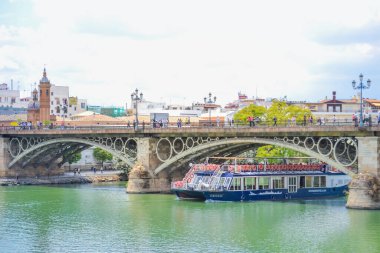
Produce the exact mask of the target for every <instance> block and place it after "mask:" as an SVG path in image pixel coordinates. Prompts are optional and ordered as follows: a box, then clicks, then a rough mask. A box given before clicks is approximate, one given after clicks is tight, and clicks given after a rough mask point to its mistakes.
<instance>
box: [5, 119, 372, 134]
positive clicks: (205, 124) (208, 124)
mask: <svg viewBox="0 0 380 253" xmlns="http://www.w3.org/2000/svg"><path fill="white" fill-rule="evenodd" d="M72 124H73V123H72V122H70V123H67V124H65V125H50V126H43V127H36V126H27V125H25V126H23V125H20V126H0V130H5V131H6V130H20V131H22V130H23V131H27V130H97V129H98V130H101V129H126V130H128V129H130V130H131V131H133V130H136V129H139V130H145V129H167V128H170V129H175V128H179V129H180V128H267V127H286V128H300V127H321V128H323V127H332V126H336V127H339V126H355V127H358V122H356V121H349V120H336V121H324V122H323V121H318V122H315V121H314V122H309V121H307V122H291V121H286V122H280V121H277V122H274V121H255V122H252V123H249V122H248V123H247V122H231V121H230V122H217V121H201V122H191V123H186V122H168V123H145V122H139V124H138V126H136V125H133V124H128V123H127V124H118V125H109V124H96V125H90V126H75V125H72ZM372 126H379V124H378V123H376V124H373V123H371V122H365V124H364V127H372Z"/></svg>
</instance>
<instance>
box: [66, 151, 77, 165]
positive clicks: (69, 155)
mask: <svg viewBox="0 0 380 253" xmlns="http://www.w3.org/2000/svg"><path fill="white" fill-rule="evenodd" d="M81 158H82V154H81V152H79V151H69V152H66V153H64V154H63V159H64V160H65V161H66V162H68V163H69V164H73V163H76V162H78V161H79V160H80V159H81Z"/></svg>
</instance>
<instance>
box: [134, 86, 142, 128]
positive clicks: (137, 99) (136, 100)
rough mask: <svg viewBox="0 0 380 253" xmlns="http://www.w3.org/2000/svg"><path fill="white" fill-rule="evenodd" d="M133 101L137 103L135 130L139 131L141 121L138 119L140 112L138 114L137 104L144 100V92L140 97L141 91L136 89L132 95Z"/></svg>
mask: <svg viewBox="0 0 380 253" xmlns="http://www.w3.org/2000/svg"><path fill="white" fill-rule="evenodd" d="M131 99H132V101H135V108H136V120H135V130H137V129H138V127H139V119H138V112H137V102H140V101H142V99H143V94H142V92H141V93H140V96H139V90H138V89H136V90H135V91H134V92H133V93H132V94H131Z"/></svg>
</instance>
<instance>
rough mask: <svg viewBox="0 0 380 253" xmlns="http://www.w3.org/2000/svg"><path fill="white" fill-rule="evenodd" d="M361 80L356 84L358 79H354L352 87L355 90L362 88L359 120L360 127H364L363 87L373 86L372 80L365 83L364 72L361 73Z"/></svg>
mask: <svg viewBox="0 0 380 253" xmlns="http://www.w3.org/2000/svg"><path fill="white" fill-rule="evenodd" d="M359 80H360V83H359V84H358V85H356V81H355V80H353V81H352V88H353V89H354V90H359V89H360V119H359V120H360V122H359V127H363V126H364V124H363V89H369V88H370V87H371V80H369V79H368V80H367V85H365V84H363V74H360V75H359Z"/></svg>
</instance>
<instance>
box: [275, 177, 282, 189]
mask: <svg viewBox="0 0 380 253" xmlns="http://www.w3.org/2000/svg"><path fill="white" fill-rule="evenodd" d="M272 186H273V187H272V188H273V189H283V188H285V180H284V177H272Z"/></svg>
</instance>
